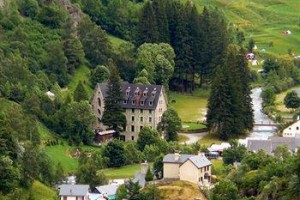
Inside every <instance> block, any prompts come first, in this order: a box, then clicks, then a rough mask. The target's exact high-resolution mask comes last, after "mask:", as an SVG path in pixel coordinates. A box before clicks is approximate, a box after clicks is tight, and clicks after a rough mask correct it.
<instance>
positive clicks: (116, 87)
mask: <svg viewBox="0 0 300 200" xmlns="http://www.w3.org/2000/svg"><path fill="white" fill-rule="evenodd" d="M107 87H108V89H107V96H106V98H105V105H104V113H103V118H102V122H103V124H104V125H106V126H109V127H111V128H113V129H114V130H115V131H117V132H119V131H122V130H123V129H124V127H125V126H126V117H125V115H124V114H123V112H124V110H123V109H122V107H121V105H120V103H121V101H122V100H123V98H122V93H121V83H120V76H119V71H118V69H117V67H116V66H115V65H114V64H112V63H111V64H110V77H109V80H108V85H107Z"/></svg>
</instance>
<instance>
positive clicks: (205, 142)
mask: <svg viewBox="0 0 300 200" xmlns="http://www.w3.org/2000/svg"><path fill="white" fill-rule="evenodd" d="M222 142H223V141H221V140H219V139H218V138H217V137H216V136H215V135H213V134H207V135H206V136H204V137H203V138H202V139H201V140H200V141H199V144H200V145H202V146H206V147H210V146H211V145H212V144H221V143H222Z"/></svg>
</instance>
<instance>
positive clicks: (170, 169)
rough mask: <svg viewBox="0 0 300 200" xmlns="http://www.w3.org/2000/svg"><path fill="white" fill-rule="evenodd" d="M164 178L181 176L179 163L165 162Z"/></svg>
mask: <svg viewBox="0 0 300 200" xmlns="http://www.w3.org/2000/svg"><path fill="white" fill-rule="evenodd" d="M164 178H179V164H177V163H164Z"/></svg>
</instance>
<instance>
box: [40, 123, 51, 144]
mask: <svg viewBox="0 0 300 200" xmlns="http://www.w3.org/2000/svg"><path fill="white" fill-rule="evenodd" d="M37 127H38V132H39V134H40V136H41V140H42V141H46V140H52V139H54V136H53V133H51V132H50V130H49V129H48V128H47V127H46V126H45V125H44V124H42V123H41V122H37Z"/></svg>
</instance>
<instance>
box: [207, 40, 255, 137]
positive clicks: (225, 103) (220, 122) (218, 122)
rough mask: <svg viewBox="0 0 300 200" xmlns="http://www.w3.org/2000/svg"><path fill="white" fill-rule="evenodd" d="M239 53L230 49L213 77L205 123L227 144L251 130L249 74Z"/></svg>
mask: <svg viewBox="0 0 300 200" xmlns="http://www.w3.org/2000/svg"><path fill="white" fill-rule="evenodd" d="M243 55H244V54H241V51H240V50H238V48H237V47H236V46H234V45H230V46H229V47H228V50H227V54H226V55H225V60H224V65H223V66H222V67H220V68H219V69H218V71H217V72H216V73H215V78H214V80H213V82H212V88H211V95H210V97H209V102H208V112H207V123H208V128H209V129H210V131H211V132H214V133H217V134H218V136H219V138H220V139H223V140H228V139H230V138H236V137H238V136H239V135H242V134H245V133H246V131H247V130H250V129H251V128H252V127H253V111H252V104H251V98H250V89H249V78H247V77H248V76H249V71H248V69H247V65H246V61H244V60H243V59H244V58H243Z"/></svg>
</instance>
